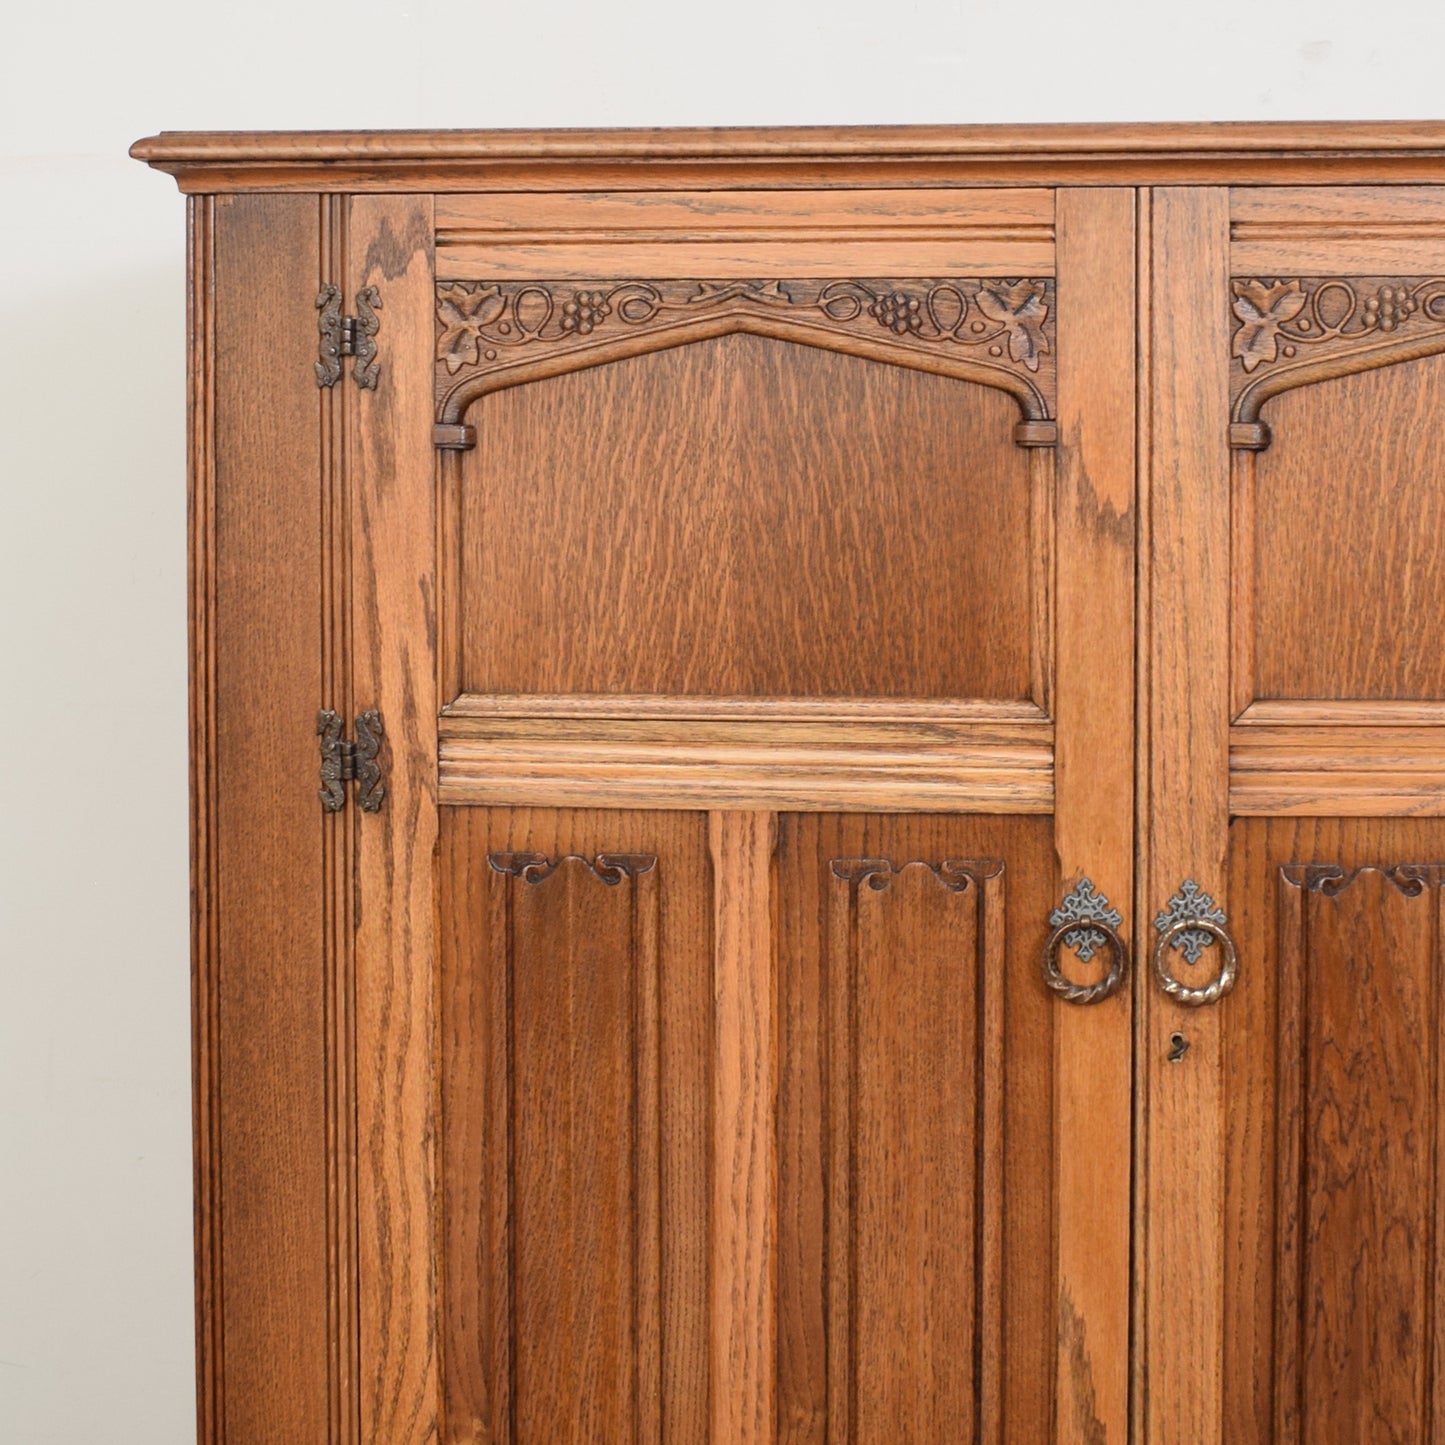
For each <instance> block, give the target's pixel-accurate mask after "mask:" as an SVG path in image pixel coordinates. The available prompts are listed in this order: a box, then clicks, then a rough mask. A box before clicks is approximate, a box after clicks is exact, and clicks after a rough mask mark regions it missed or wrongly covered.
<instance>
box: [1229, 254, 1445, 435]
mask: <svg viewBox="0 0 1445 1445" xmlns="http://www.w3.org/2000/svg"><path fill="white" fill-rule="evenodd" d="M1230 292H1231V294H1230V314H1231V318H1232V323H1233V334H1232V339H1231V342H1230V354H1231V356H1232V358H1233V365H1232V368H1231V378H1230V402H1231V406H1232V417H1231V419H1232V421H1233V422H1234V423H1236V424H1238V425H1237V426H1236V431H1237V433H1238V435H1236V436H1235V437H1234V445H1236V446H1245V447H1250V448H1253V449H1256V450H1257V449H1259V448H1262V447H1264V446H1268V444H1269V428H1268V427H1267V426H1265V425H1264V424H1263V423H1262V422H1261V421H1260V415H1259V412H1260V407H1261V406H1262V405H1263V404H1264V403H1265V402H1266V401H1267V400H1268V399H1269V398H1270V397H1271V396H1275V395H1278V394H1279V393H1280V392H1282V391H1287V390H1289V389H1290V388H1292V387H1296V386H1304V385H1307V384H1309V383H1312V382H1316V381H1326V380H1329V379H1330V378H1332V377H1337V376H1347V375H1349V374H1350V373H1352V372H1356V371H1367V370H1370V369H1372V368H1374V367H1377V366H1388V365H1391V364H1393V363H1395V362H1399V361H1408V360H1413V359H1417V358H1419V357H1422V356H1429V355H1432V354H1434V353H1435V352H1440V351H1445V277H1442V276H1303V277H1293V278H1284V277H1279V278H1274V279H1269V278H1261V277H1256V276H1240V277H1235V278H1234V280H1233V282H1232V283H1231V287H1230Z"/></svg>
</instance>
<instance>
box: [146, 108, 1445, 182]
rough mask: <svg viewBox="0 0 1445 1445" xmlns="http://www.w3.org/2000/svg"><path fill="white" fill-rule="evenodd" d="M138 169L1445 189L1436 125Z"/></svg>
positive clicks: (355, 142)
mask: <svg viewBox="0 0 1445 1445" xmlns="http://www.w3.org/2000/svg"><path fill="white" fill-rule="evenodd" d="M130 153H131V155H132V156H133V157H134V158H135V159H137V160H141V161H144V162H146V163H147V164H149V165H152V166H155V167H157V168H158V169H161V170H164V171H168V172H169V173H171V174H172V175H174V176H176V178H177V180H178V182H179V184H180V186H181V189H182V190H184V191H209V192H216V191H227V190H282V189H303V190H323V191H333V190H341V191H345V190H350V191H359V190H388V189H390V190H422V191H448V190H475V189H482V190H485V189H487V188H488V187H489V186H490V187H492V188H495V189H517V190H522V189H533V190H547V189H556V190H568V189H617V190H645V189H651V188H658V189H692V188H698V187H704V188H713V187H717V186H720V185H723V186H735V187H745V188H778V189H796V188H807V187H817V186H820V185H823V186H860V185H872V186H880V185H884V186H886V185H928V184H932V185H965V184H970V183H973V184H978V183H992V184H996V185H997V184H1005V185H1007V184H1047V183H1049V181H1051V180H1055V181H1059V182H1065V181H1067V182H1069V183H1072V184H1097V185H1120V184H1125V185H1151V184H1152V185H1162V184H1190V183H1193V184H1229V183H1240V184H1244V183H1249V182H1255V183H1268V182H1275V183H1284V182H1290V183H1293V184H1310V183H1313V184H1316V185H1323V184H1335V185H1340V184H1373V185H1379V184H1381V183H1384V182H1397V183H1402V182H1410V181H1414V182H1429V181H1431V180H1440V179H1445V124H1442V123H1441V122H1438V121H1417V122H1358V123H1338V122H1333V121H1310V122H1262V123H1261V122H1216V123H1206V124H1194V123H1186V124H1178V123H1169V124H1152V125H1135V124H1105V125H976V126H877V127H869V126H852V127H827V126H808V127H777V128H712V129H701V128H694V129H670V130H669V129H640V128H639V129H630V130H583V129H578V130H512V131H505V130H492V131H467V130H454V131H420V130H418V131H389V132H388V131H380V132H375V131H373V132H367V131H272V132H264V131H248V132H240V131H216V132H194V131H168V132H164V133H162V134H160V135H155V136H148V137H146V138H144V139H142V140H139V141H137V142H136V143H135V144H134V145H133V146H132V147H131V151H130Z"/></svg>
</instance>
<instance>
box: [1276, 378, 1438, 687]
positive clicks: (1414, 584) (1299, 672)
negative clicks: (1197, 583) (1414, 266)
mask: <svg viewBox="0 0 1445 1445" xmlns="http://www.w3.org/2000/svg"><path fill="white" fill-rule="evenodd" d="M1442 405H1445V357H1429V358H1426V359H1424V360H1421V361H1413V362H1408V363H1405V364H1402V365H1399V366H1392V367H1384V368H1381V369H1380V370H1377V371H1370V372H1364V373H1361V374H1359V375H1355V376H1346V377H1341V378H1339V379H1338V380H1335V381H1327V382H1321V383H1320V384H1318V385H1315V386H1307V387H1302V388H1300V389H1299V390H1296V391H1291V392H1287V393H1285V394H1284V395H1282V396H1278V397H1276V398H1275V399H1274V400H1273V401H1272V402H1271V403H1270V427H1271V430H1272V432H1273V434H1274V442H1273V444H1272V445H1271V446H1270V448H1269V450H1268V451H1265V452H1261V453H1260V454H1259V456H1258V457H1257V458H1256V460H1255V468H1256V480H1255V510H1254V533H1255V543H1254V548H1255V603H1254V657H1255V684H1254V685H1255V690H1256V691H1255V695H1256V696H1257V697H1260V698H1302V699H1303V698H1311V699H1331V698H1340V699H1381V700H1393V699H1401V700H1421V701H1426V700H1428V701H1436V702H1438V701H1441V700H1445V653H1442V649H1441V648H1439V647H1438V646H1437V645H1436V643H1435V636H1434V627H1433V620H1434V618H1436V617H1437V616H1439V615H1440V613H1441V609H1442V608H1445V572H1442V569H1441V568H1440V567H1439V566H1438V565H1437V559H1438V557H1439V555H1440V552H1441V548H1442V546H1445V485H1442V483H1445V440H1442V438H1441V435H1440V429H1439V427H1438V426H1436V425H1435V423H1434V419H1435V418H1436V417H1438V416H1439V414H1440V409H1441V406H1442Z"/></svg>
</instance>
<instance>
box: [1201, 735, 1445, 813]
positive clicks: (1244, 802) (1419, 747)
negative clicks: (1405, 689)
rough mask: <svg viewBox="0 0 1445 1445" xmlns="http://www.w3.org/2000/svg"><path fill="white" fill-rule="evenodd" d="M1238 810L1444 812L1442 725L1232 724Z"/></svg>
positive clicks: (1233, 799) (1232, 791)
mask: <svg viewBox="0 0 1445 1445" xmlns="http://www.w3.org/2000/svg"><path fill="white" fill-rule="evenodd" d="M1229 737H1230V746H1229V810H1230V813H1231V814H1232V815H1233V816H1236V817H1289V816H1294V817H1327V818H1328V817H1368V818H1383V817H1442V816H1445V730H1442V729H1441V728H1440V727H1439V726H1438V725H1435V726H1428V725H1427V726H1413V727H1412V726H1408V725H1403V726H1398V725H1397V726H1388V725H1386V726H1382V725H1378V724H1371V723H1369V722H1352V723H1335V724H1333V725H1330V724H1322V723H1313V724H1299V723H1296V724H1293V725H1291V724H1284V725H1273V726H1270V725H1261V724H1260V723H1258V722H1255V723H1250V724H1244V725H1240V724H1236V725H1235V726H1233V727H1231V729H1230V735H1229Z"/></svg>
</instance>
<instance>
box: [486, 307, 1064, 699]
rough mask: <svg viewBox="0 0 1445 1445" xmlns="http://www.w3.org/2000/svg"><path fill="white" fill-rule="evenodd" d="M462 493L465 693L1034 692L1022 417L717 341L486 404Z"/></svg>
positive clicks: (811, 354) (897, 373) (920, 387)
mask: <svg viewBox="0 0 1445 1445" xmlns="http://www.w3.org/2000/svg"><path fill="white" fill-rule="evenodd" d="M470 419H471V420H472V421H473V422H474V423H475V425H476V428H477V446H476V449H475V450H474V451H471V452H468V453H466V454H465V461H464V463H463V476H462V486H461V508H460V510H461V520H460V526H461V537H460V580H459V583H458V588H459V593H460V596H459V600H458V603H457V607H458V611H459V613H460V618H459V637H460V650H461V669H460V670H461V681H462V685H463V687H464V688H465V690H466V691H469V692H477V693H566V692H582V693H670V694H676V695H728V694H761V695H766V696H790V697H798V696H815V697H840V696H863V695H867V696H876V697H897V698H906V697H989V698H1004V699H1021V698H1025V697H1027V696H1030V695H1031V685H1032V679H1033V672H1032V663H1031V636H1032V632H1033V630H1034V628H1035V623H1034V619H1033V609H1034V608H1035V606H1036V604H1037V602H1038V597H1037V593H1038V588H1036V587H1034V586H1033V585H1032V583H1031V580H1030V579H1031V576H1032V574H1033V564H1032V562H1031V559H1030V549H1029V545H1028V541H1027V539H1029V537H1030V535H1031V533H1030V516H1031V490H1030V488H1031V483H1030V465H1029V458H1028V454H1027V452H1026V451H1025V450H1024V449H1022V448H1019V447H1017V446H1015V445H1014V443H1013V440H1012V434H1013V428H1014V426H1015V424H1016V423H1017V421H1018V419H1019V412H1018V407H1017V405H1016V404H1015V402H1014V401H1013V400H1012V399H1010V398H1009V397H1008V396H1007V395H1006V394H1004V393H1003V392H1000V391H995V390H993V389H991V388H988V387H984V386H980V385H977V384H974V383H970V382H963V381H959V380H957V379H954V378H948V377H940V376H935V375H930V374H926V373H922V372H916V371H912V370H908V369H906V368H902V367H893V366H886V365H881V364H879V363H876V362H870V361H865V360H861V359H859V358H856V357H849V356H842V355H838V354H835V353H832V352H827V351H823V350H819V349H815V348H812V347H807V346H800V345H796V344H792V343H786V342H779V341H773V340H769V339H763V338H759V337H753V336H743V335H739V336H728V337H723V338H718V339H714V340H710V341H704V342H698V343H695V344H692V345H687V346H682V347H678V348H675V349H671V350H666V351H661V352H657V353H654V354H650V355H647V356H643V357H636V358H633V359H630V360H626V361H621V362H615V363H612V364H609V365H605V366H600V367H596V368H593V369H590V370H586V371H581V372H577V373H573V374H569V375H565V376H559V377H555V378H551V379H549V380H545V381H539V382H533V383H530V384H528V385H525V386H520V387H516V388H513V389H511V390H508V391H504V392H499V393H496V394H493V395H491V396H488V397H485V398H483V399H482V400H481V401H480V402H478V403H477V404H476V405H475V406H474V407H473V408H472V411H471V414H470Z"/></svg>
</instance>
